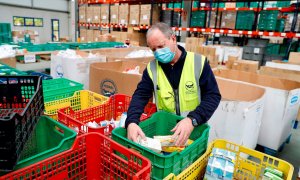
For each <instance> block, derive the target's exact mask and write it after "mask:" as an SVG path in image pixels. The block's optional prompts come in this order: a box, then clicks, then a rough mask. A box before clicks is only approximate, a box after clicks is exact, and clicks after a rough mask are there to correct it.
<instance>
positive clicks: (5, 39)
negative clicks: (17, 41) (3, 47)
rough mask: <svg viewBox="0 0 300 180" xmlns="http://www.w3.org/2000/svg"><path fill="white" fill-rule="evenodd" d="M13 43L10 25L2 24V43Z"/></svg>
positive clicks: (0, 40)
mask: <svg viewBox="0 0 300 180" xmlns="http://www.w3.org/2000/svg"><path fill="white" fill-rule="evenodd" d="M10 42H12V34H11V27H10V23H0V43H10Z"/></svg>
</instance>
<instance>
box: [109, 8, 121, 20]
mask: <svg viewBox="0 0 300 180" xmlns="http://www.w3.org/2000/svg"><path fill="white" fill-rule="evenodd" d="M110 24H119V6H116V5H115V6H110Z"/></svg>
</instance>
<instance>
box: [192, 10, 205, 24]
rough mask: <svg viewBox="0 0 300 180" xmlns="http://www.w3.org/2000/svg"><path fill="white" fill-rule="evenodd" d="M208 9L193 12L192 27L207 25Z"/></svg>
mask: <svg viewBox="0 0 300 180" xmlns="http://www.w3.org/2000/svg"><path fill="white" fill-rule="evenodd" d="M205 23H206V11H194V12H192V18H191V25H190V26H191V27H205Z"/></svg>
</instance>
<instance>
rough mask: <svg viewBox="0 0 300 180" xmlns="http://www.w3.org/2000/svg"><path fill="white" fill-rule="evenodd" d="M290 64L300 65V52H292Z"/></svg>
mask: <svg viewBox="0 0 300 180" xmlns="http://www.w3.org/2000/svg"><path fill="white" fill-rule="evenodd" d="M289 63H291V64H299V65H300V53H299V52H290V56H289Z"/></svg>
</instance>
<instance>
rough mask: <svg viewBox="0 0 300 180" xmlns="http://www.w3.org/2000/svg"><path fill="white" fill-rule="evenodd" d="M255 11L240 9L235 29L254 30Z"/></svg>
mask: <svg viewBox="0 0 300 180" xmlns="http://www.w3.org/2000/svg"><path fill="white" fill-rule="evenodd" d="M254 20H255V13H254V11H238V13H237V19H236V25H235V29H239V30H252V26H253V25H254Z"/></svg>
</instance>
